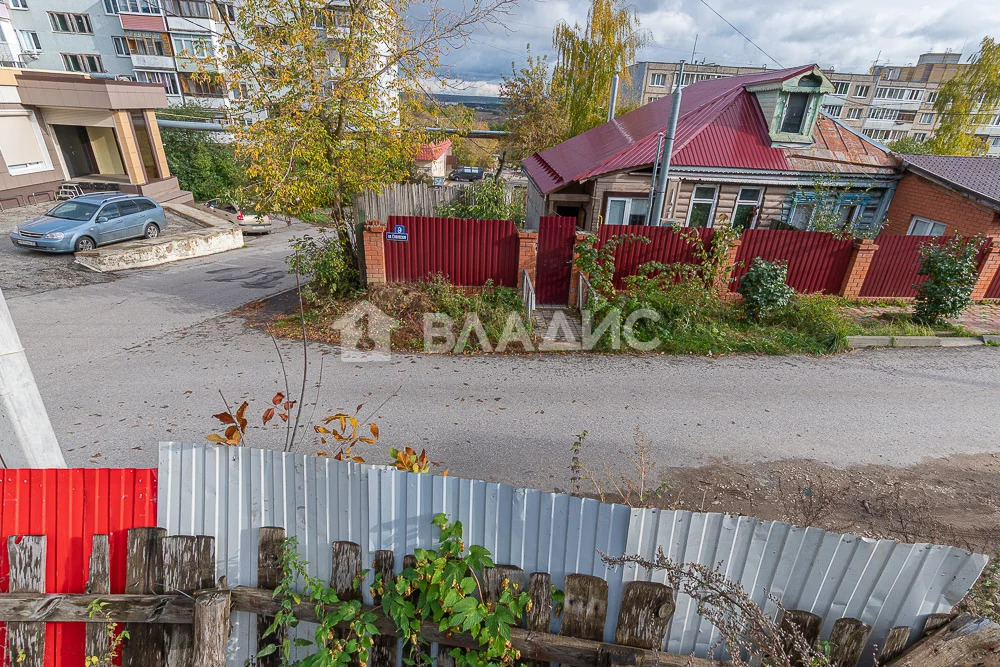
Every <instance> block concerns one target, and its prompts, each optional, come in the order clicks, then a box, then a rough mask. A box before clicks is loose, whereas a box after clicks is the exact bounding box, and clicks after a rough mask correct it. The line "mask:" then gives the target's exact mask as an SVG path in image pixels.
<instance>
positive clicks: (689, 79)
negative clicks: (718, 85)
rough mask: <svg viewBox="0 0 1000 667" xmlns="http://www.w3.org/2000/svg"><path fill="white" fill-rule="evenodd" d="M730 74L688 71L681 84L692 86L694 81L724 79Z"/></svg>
mask: <svg viewBox="0 0 1000 667" xmlns="http://www.w3.org/2000/svg"><path fill="white" fill-rule="evenodd" d="M727 76H729V75H728V74H709V73H708V72H687V73H685V74H684V78H683V79H681V86H682V87H683V86H690V85H691V84H692V83H698V82H699V81H712V80H714V79H724V78H725V77H727Z"/></svg>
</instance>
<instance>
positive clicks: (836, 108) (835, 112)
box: [823, 104, 844, 118]
mask: <svg viewBox="0 0 1000 667" xmlns="http://www.w3.org/2000/svg"><path fill="white" fill-rule="evenodd" d="M843 110H844V105H843V104H824V105H823V113H825V114H826V115H828V116H833V117H834V118H840V114H841V112H842V111H843Z"/></svg>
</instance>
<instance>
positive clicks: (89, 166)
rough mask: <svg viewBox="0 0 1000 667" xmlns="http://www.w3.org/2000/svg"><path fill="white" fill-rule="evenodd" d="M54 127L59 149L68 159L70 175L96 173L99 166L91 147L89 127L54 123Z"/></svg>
mask: <svg viewBox="0 0 1000 667" xmlns="http://www.w3.org/2000/svg"><path fill="white" fill-rule="evenodd" d="M52 127H53V129H55V132H56V141H58V142H59V149H60V150H61V151H62V155H63V159H64V160H65V161H66V168H67V169H68V170H69V177H70V178H77V177H78V176H87V175H88V174H96V173H97V167H96V166H95V162H94V155H93V153H92V152H91V149H90V137H89V136H87V128H85V127H80V126H79V125H53V126H52Z"/></svg>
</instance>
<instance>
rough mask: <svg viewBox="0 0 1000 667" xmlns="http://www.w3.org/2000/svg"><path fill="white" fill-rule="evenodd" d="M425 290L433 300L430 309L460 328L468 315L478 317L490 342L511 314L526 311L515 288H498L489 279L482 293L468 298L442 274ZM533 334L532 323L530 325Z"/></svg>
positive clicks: (424, 284) (426, 284) (499, 286)
mask: <svg viewBox="0 0 1000 667" xmlns="http://www.w3.org/2000/svg"><path fill="white" fill-rule="evenodd" d="M422 286H423V288H424V290H425V291H426V292H427V295H428V296H429V297H430V299H431V306H430V308H431V309H432V310H434V311H437V312H442V313H445V314H447V315H448V316H449V317H451V318H452V319H453V320H454V321H455V322H457V323H458V326H459V327H461V326H462V323H463V322H464V321H465V316H466V314H468V313H476V314H477V315H479V321H480V322H482V324H483V329H484V330H485V331H486V334H487V335H488V336H489V338H490V340H491V341H494V342H496V341H497V340H499V338H500V335H501V334H502V333H503V329H504V325H506V324H507V318H508V316H509V315H510V314H511V313H521V311H522V310H523V309H524V306H523V304H522V303H521V295H520V293H519V292H518V291H517V290H516V289H512V288H510V287H504V286H502V285H495V284H494V283H493V281H492V280H487V281H486V284H485V285H483V288H482V290H481V291H479V292H477V293H475V294H472V295H471V296H469V295H466V294H465V291H464V290H463V289H462V288H461V287H456V286H455V285H452V284H451V283H450V282H449V281H448V279H447V278H446V277H445V276H444V275H441V274H438V275H435V276H434V277H433V279H432V280H430V281H428V282H426V283H422ZM527 326H528V329H529V331H530V327H531V323H530V322H528V323H527Z"/></svg>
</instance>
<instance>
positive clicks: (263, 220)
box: [205, 199, 271, 234]
mask: <svg viewBox="0 0 1000 667" xmlns="http://www.w3.org/2000/svg"><path fill="white" fill-rule="evenodd" d="M205 206H207V207H209V208H210V209H212V210H213V211H214V212H215V213H218V214H220V215H222V216H223V217H224V218H226V219H228V220H231V221H233V222H234V223H235V224H237V225H239V227H240V229H242V230H243V233H244V234H269V233H271V216H270V215H268V214H267V213H260V212H259V211H254V210H252V209H250V208H248V207H242V206H237V205H236V204H233V203H232V202H225V201H222V200H221V199H209V200H208V201H207V202H205Z"/></svg>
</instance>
